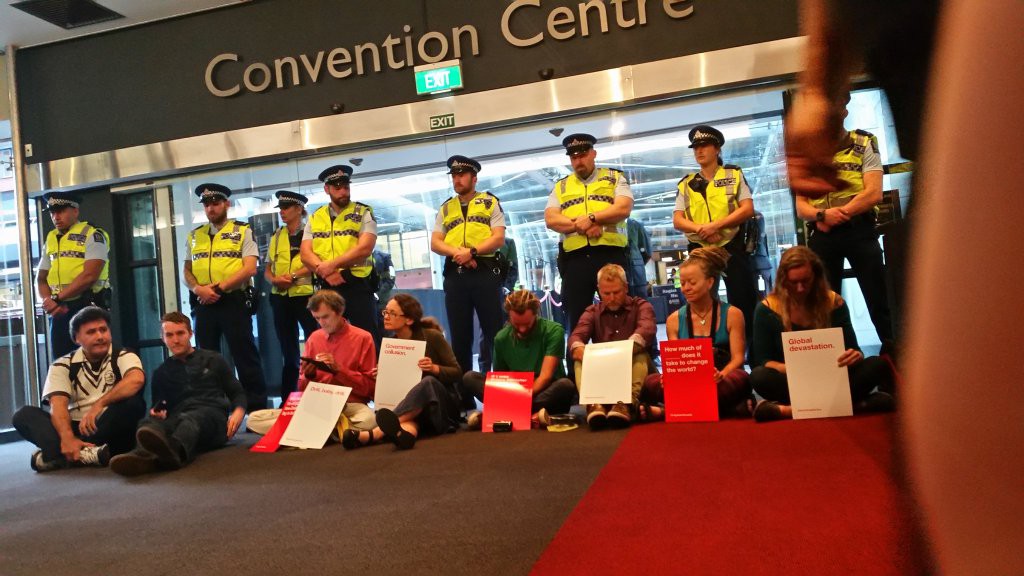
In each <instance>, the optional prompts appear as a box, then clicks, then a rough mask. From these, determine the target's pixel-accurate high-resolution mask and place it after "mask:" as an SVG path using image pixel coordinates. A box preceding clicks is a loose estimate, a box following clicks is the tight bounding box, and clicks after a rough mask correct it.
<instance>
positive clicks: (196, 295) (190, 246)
mask: <svg viewBox="0 0 1024 576" xmlns="http://www.w3.org/2000/svg"><path fill="white" fill-rule="evenodd" d="M195 194H196V196H198V197H199V201H200V202H202V203H203V209H204V211H205V212H206V218H207V220H209V223H207V224H203V225H202V226H199V227H198V228H196V229H195V230H192V231H191V232H189V235H188V242H187V244H186V252H185V271H184V275H185V284H186V285H188V289H189V290H190V291H191V292H192V294H191V295H190V296H189V303H190V304H191V305H192V316H193V318H194V319H195V335H196V343H197V344H198V345H199V348H203V349H205V350H213V351H216V352H220V338H221V335H223V336H224V338H225V339H226V340H227V342H228V349H229V350H230V351H231V359H232V361H233V362H234V363H235V369H236V370H238V379H239V381H241V383H242V387H243V388H245V393H246V397H247V398H248V410H249V411H250V412H251V411H253V410H261V409H263V408H266V407H267V385H266V382H265V381H264V379H263V367H262V364H261V363H260V353H259V349H258V348H257V347H256V340H255V338H253V333H252V319H251V315H250V312H249V308H248V306H247V304H246V293H245V292H246V291H245V288H246V287H247V286H248V285H249V281H250V279H251V278H252V277H253V276H254V275H255V274H256V266H257V263H258V261H259V249H258V248H257V247H256V242H255V241H253V238H252V229H251V228H250V227H249V225H248V224H247V223H245V222H240V221H238V220H230V219H228V208H230V207H231V200H230V197H231V190H230V189H229V188H228V187H227V186H223V185H221V184H200V185H199V186H197V187H196V189H195Z"/></svg>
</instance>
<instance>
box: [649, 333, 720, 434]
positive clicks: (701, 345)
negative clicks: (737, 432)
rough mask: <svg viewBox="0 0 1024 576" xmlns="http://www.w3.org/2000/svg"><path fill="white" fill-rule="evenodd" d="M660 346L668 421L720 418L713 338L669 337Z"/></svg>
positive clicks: (704, 420)
mask: <svg viewBox="0 0 1024 576" xmlns="http://www.w3.org/2000/svg"><path fill="white" fill-rule="evenodd" d="M659 345H660V347H661V371H662V377H661V382H662V385H663V386H664V388H665V421H667V422H714V421H717V420H718V386H717V385H716V384H715V362H714V358H713V356H712V353H711V339H710V338H690V339H686V340H666V341H664V342H660V343H659Z"/></svg>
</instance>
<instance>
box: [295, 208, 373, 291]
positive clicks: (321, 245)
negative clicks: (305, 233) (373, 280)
mask: <svg viewBox="0 0 1024 576" xmlns="http://www.w3.org/2000/svg"><path fill="white" fill-rule="evenodd" d="M366 212H369V213H370V217H371V218H372V217H373V208H370V207H369V206H367V205H366V204H363V203H361V202H349V203H348V206H346V207H345V208H343V209H342V211H341V213H339V214H338V215H337V216H335V217H334V218H333V219H332V218H331V205H330V204H325V205H324V206H321V207H320V208H318V209H317V211H316V212H313V216H312V217H310V219H309V227H310V231H311V232H312V233H313V253H314V254H316V255H317V257H318V258H320V259H321V260H332V259H334V258H336V257H338V256H341V255H342V254H344V253H346V252H348V251H349V250H351V249H353V248H355V247H356V244H358V243H359V229H360V228H361V227H362V223H363V214H365V213H366ZM350 271H351V272H352V275H353V276H355V277H357V278H366V277H368V276H369V275H370V272H372V271H373V253H372V252H371V253H370V255H369V256H367V257H366V260H364V261H363V263H362V264H359V265H357V266H352V267H351V268H350Z"/></svg>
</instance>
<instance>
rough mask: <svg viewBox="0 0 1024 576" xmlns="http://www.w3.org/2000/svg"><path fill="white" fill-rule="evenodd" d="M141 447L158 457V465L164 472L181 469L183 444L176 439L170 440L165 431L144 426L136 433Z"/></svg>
mask: <svg viewBox="0 0 1024 576" xmlns="http://www.w3.org/2000/svg"><path fill="white" fill-rule="evenodd" d="M135 438H136V440H138V441H139V446H141V447H142V448H144V449H145V450H146V451H147V452H150V453H151V454H153V456H155V457H156V463H157V465H158V466H159V467H160V468H162V469H164V470H177V469H179V468H181V466H182V463H183V458H182V457H181V444H180V443H179V442H178V441H177V440H175V439H174V438H168V437H167V435H166V434H164V431H163V430H160V429H159V428H156V427H152V426H142V427H141V428H139V430H138V431H137V432H136V433H135Z"/></svg>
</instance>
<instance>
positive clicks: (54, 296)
mask: <svg viewBox="0 0 1024 576" xmlns="http://www.w3.org/2000/svg"><path fill="white" fill-rule="evenodd" d="M50 300H53V303H54V304H60V293H57V294H50Z"/></svg>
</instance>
